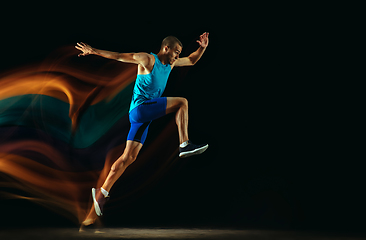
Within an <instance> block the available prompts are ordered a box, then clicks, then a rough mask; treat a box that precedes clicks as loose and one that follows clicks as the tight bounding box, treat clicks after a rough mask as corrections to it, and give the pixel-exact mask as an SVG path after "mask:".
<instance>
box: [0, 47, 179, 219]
mask: <svg viewBox="0 0 366 240" xmlns="http://www.w3.org/2000/svg"><path fill="white" fill-rule="evenodd" d="M76 56H77V54H76V52H75V49H74V48H73V47H71V46H69V47H64V48H61V49H59V50H57V51H55V53H53V54H52V55H51V56H50V57H49V58H47V59H46V60H45V61H44V62H43V63H41V64H37V65H32V66H28V67H23V68H18V69H16V70H14V71H10V72H7V73H3V74H2V75H1V76H0V172H2V173H3V174H5V175H6V176H8V177H10V180H7V181H2V182H0V187H1V190H0V193H1V195H0V196H2V197H10V198H22V199H28V200H30V201H34V202H37V203H39V204H42V205H44V206H46V207H48V208H51V209H53V210H54V211H58V212H60V213H63V214H65V215H67V216H68V217H69V218H70V219H72V220H74V221H75V222H78V223H80V222H81V221H82V220H83V219H84V217H85V215H86V213H87V211H88V210H89V209H90V205H89V203H90V189H91V187H93V186H99V185H100V184H101V183H102V182H103V181H104V179H105V177H106V175H107V174H108V171H109V169H110V166H111V165H112V164H113V162H114V161H115V159H117V158H118V157H119V156H120V155H121V153H122V152H123V149H124V146H125V141H126V136H127V133H128V130H129V121H128V108H129V104H130V98H131V96H132V87H133V81H134V79H135V77H136V66H134V65H129V64H122V63H119V62H115V61H105V62H104V65H101V66H100V67H99V68H98V69H96V68H95V67H93V66H88V65H86V63H88V60H85V59H86V58H83V59H81V58H77V57H76ZM89 63H90V62H89ZM154 137H156V140H155V141H154V142H153V143H152V144H151V146H145V147H144V150H143V151H142V152H141V154H140V155H139V157H138V160H137V161H136V162H135V163H134V164H133V165H131V166H130V167H129V169H128V171H126V173H125V174H124V176H123V177H122V178H123V180H126V181H128V179H129V178H130V177H131V176H133V173H136V172H138V171H140V170H141V168H142V166H144V164H146V163H148V162H150V163H151V162H152V161H153V162H155V163H156V165H154V166H155V167H153V168H152V169H151V171H149V173H148V174H145V177H144V178H141V179H140V180H139V181H138V184H135V185H134V188H133V189H128V190H126V193H125V195H124V197H123V198H126V197H128V196H131V195H134V194H136V192H137V191H141V189H144V188H146V187H147V186H148V185H149V184H153V183H154V182H156V179H158V178H159V177H161V176H162V175H163V174H164V172H165V171H166V170H167V169H168V168H169V167H170V166H171V165H172V163H174V162H175V160H177V144H176V143H177V130H176V126H175V123H174V121H173V118H172V119H171V121H170V123H169V124H168V126H166V127H165V128H164V129H163V130H162V131H161V133H160V134H159V135H157V136H154ZM161 142H164V145H165V146H164V152H162V151H160V149H161V147H159V146H161ZM9 188H16V189H21V190H22V191H24V192H28V193H29V194H30V197H29V196H20V195H19V194H18V195H17V194H14V193H12V192H11V191H8V190H9Z"/></svg>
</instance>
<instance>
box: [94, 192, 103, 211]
mask: <svg viewBox="0 0 366 240" xmlns="http://www.w3.org/2000/svg"><path fill="white" fill-rule="evenodd" d="M92 197H93V202H94V210H95V213H96V214H97V215H98V216H99V217H100V216H102V215H103V213H102V211H101V210H100V207H99V203H98V201H97V199H96V197H95V188H92Z"/></svg>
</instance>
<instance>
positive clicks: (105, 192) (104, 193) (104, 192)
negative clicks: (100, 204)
mask: <svg viewBox="0 0 366 240" xmlns="http://www.w3.org/2000/svg"><path fill="white" fill-rule="evenodd" d="M100 191H101V192H102V193H103V195H104V197H108V194H109V192H107V190H105V189H104V188H100Z"/></svg>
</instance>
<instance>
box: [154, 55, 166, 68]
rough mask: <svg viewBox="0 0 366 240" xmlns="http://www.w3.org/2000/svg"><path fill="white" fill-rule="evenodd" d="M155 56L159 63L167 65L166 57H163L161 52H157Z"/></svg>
mask: <svg viewBox="0 0 366 240" xmlns="http://www.w3.org/2000/svg"><path fill="white" fill-rule="evenodd" d="M156 55H157V56H158V58H159V60H160V62H161V63H162V64H163V65H165V64H167V62H166V57H165V55H164V54H163V53H162V52H158V54H156Z"/></svg>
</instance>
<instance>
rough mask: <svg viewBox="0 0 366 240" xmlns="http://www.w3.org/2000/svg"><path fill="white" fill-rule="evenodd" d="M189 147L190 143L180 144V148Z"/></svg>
mask: <svg viewBox="0 0 366 240" xmlns="http://www.w3.org/2000/svg"><path fill="white" fill-rule="evenodd" d="M187 145H188V141H185V142H184V143H182V144H180V145H179V147H181V148H184V147H186V146H187Z"/></svg>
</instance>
